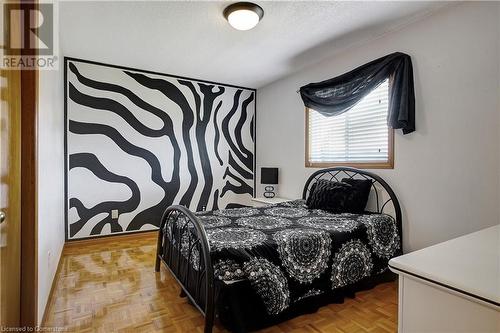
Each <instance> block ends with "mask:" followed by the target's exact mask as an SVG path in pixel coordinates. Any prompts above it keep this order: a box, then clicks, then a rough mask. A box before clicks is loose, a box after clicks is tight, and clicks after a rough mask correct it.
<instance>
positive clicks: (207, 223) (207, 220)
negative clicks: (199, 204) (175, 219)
mask: <svg viewBox="0 0 500 333" xmlns="http://www.w3.org/2000/svg"><path fill="white" fill-rule="evenodd" d="M198 219H199V220H200V221H201V223H202V224H203V226H204V227H205V228H216V227H223V226H225V225H230V224H231V223H232V222H231V219H228V218H227V217H221V216H203V215H202V216H198Z"/></svg>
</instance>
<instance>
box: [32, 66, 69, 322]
mask: <svg viewBox="0 0 500 333" xmlns="http://www.w3.org/2000/svg"><path fill="white" fill-rule="evenodd" d="M61 68H62V67H61ZM38 112H39V115H38V322H39V323H40V322H41V321H42V316H43V312H44V310H45V305H46V303H47V300H48V297H49V293H50V288H51V286H52V280H53V279H54V276H55V273H56V269H57V264H58V262H59V258H60V256H61V251H62V248H63V245H64V215H63V212H64V197H63V195H64V113H63V88H62V72H61V69H59V70H54V71H52V70H50V71H40V72H39V101H38ZM49 253H50V254H49Z"/></svg>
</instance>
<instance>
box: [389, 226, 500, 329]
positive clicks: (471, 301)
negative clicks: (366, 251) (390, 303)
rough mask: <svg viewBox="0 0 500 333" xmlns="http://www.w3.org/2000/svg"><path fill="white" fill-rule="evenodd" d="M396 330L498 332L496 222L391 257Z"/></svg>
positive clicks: (499, 238)
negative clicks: (396, 281)
mask: <svg viewBox="0 0 500 333" xmlns="http://www.w3.org/2000/svg"><path fill="white" fill-rule="evenodd" d="M389 267H390V268H391V270H392V271H393V272H395V273H397V274H398V275H399V314H398V322H399V332H400V333H413V332H415V333H417V332H418V333H421V332H439V333H441V332H467V333H479V332H500V225H497V226H494V227H491V228H487V229H484V230H481V231H478V232H475V233H472V234H469V235H465V236H462V237H459V238H455V239H452V240H449V241H447V242H444V243H440V244H437V245H434V246H430V247H428V248H425V249H422V250H419V251H415V252H412V253H408V254H405V255H403V256H400V257H397V258H393V259H391V260H390V261H389Z"/></svg>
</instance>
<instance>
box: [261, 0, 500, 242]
mask: <svg viewBox="0 0 500 333" xmlns="http://www.w3.org/2000/svg"><path fill="white" fill-rule="evenodd" d="M499 6H500V5H499V4H498V3H464V4H461V5H458V6H452V7H449V8H444V9H442V10H440V11H438V12H436V13H435V14H434V15H432V16H429V17H427V18H425V19H423V20H421V21H419V22H415V23H413V24H411V25H408V26H406V27H404V28H402V29H401V30H399V31H396V32H392V33H390V34H387V35H385V36H383V37H381V38H379V39H377V40H374V41H371V42H368V43H366V44H364V45H361V46H358V47H356V48H352V49H349V50H346V51H343V52H342V53H339V54H337V55H335V56H334V57H332V58H330V59H328V60H326V61H323V62H322V63H320V64H317V65H314V66H312V67H309V68H307V69H305V70H302V71H300V72H298V73H296V74H293V75H291V76H289V77H286V78H284V79H281V80H279V81H277V82H274V83H272V84H270V85H268V86H265V87H263V88H261V89H259V90H258V93H257V95H258V98H257V103H258V104H257V110H258V114H257V166H258V167H261V166H278V167H279V168H280V196H283V197H289V198H298V197H300V196H301V193H302V187H303V184H304V182H305V180H306V179H307V177H308V176H309V175H310V174H311V173H312V172H313V171H315V170H316V169H310V168H305V167H304V105H303V104H302V102H301V100H300V97H299V95H298V94H297V93H296V90H297V89H298V88H299V87H301V86H303V85H305V84H307V83H309V82H317V81H321V80H324V79H328V78H332V77H335V76H337V75H339V74H342V73H344V72H346V71H349V70H351V69H353V68H355V67H357V66H359V65H362V64H364V63H367V62H369V61H371V60H373V59H376V58H378V57H381V56H383V55H386V54H389V53H391V52H395V51H401V52H405V53H408V54H410V55H411V56H412V59H413V66H414V74H415V89H416V126H417V131H416V132H415V133H412V134H410V135H406V136H403V135H402V134H401V133H400V132H399V131H398V133H397V134H396V138H395V167H394V169H393V170H374V172H376V173H378V174H380V175H381V176H382V177H383V178H385V179H386V180H387V181H388V183H389V184H390V185H391V186H392V187H393V189H394V191H395V192H396V195H397V196H398V198H399V200H400V202H401V204H402V210H403V218H404V221H403V223H404V231H403V233H404V239H403V241H404V246H405V250H406V251H408V250H415V249H419V248H422V247H425V246H428V245H430V244H434V243H437V242H440V241H443V240H446V239H450V238H453V237H455V236H459V235H462V234H465V233H469V232H472V231H475V230H478V229H481V228H484V227H487V226H491V225H494V224H497V223H499V209H498V205H499V204H500V199H499V182H500V180H499V173H500V168H499V161H500V156H499V152H500V137H499V122H498V120H499V116H498V113H499V111H500V110H499V99H498V94H499V93H500V90H499V88H500V87H499V78H498V76H499V73H500V72H499V62H500V53H499V40H500V33H499V21H500V15H499V13H500V11H499V10H498V7H499ZM258 173H259V172H258ZM259 176H260V175H259ZM258 182H259V179H258Z"/></svg>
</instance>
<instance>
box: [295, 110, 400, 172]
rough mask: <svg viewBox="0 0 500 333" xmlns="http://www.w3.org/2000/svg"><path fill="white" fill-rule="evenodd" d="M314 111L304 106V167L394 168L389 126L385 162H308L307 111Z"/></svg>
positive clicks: (391, 133) (392, 133) (391, 132)
mask: <svg viewBox="0 0 500 333" xmlns="http://www.w3.org/2000/svg"><path fill="white" fill-rule="evenodd" d="M311 111H314V110H312V109H310V108H308V107H306V108H305V126H304V127H305V157H304V161H305V167H306V168H329V167H336V166H347V167H353V168H358V169H394V129H393V128H391V127H389V129H388V131H389V133H388V134H389V136H388V140H389V142H388V150H389V151H388V153H389V155H388V158H387V161H386V162H379V161H372V162H370V161H368V162H310V161H309V150H310V139H309V113H310V112H311Z"/></svg>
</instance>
